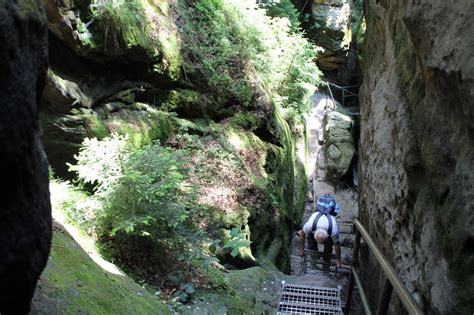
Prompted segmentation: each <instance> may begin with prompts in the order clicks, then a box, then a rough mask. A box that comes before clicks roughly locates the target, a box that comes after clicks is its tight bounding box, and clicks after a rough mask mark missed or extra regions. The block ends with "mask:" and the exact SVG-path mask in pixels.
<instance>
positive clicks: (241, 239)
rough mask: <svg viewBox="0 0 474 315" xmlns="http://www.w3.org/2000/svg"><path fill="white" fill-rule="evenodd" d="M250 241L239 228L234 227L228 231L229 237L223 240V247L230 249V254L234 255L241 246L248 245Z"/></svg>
mask: <svg viewBox="0 0 474 315" xmlns="http://www.w3.org/2000/svg"><path fill="white" fill-rule="evenodd" d="M250 243H251V242H250V241H249V240H248V239H247V238H246V237H245V235H244V234H242V232H241V231H240V229H239V228H236V227H234V228H232V230H231V231H230V238H229V239H228V240H226V241H225V242H224V248H229V249H231V252H230V255H231V256H232V257H235V256H237V255H238V253H239V250H240V249H241V248H243V247H248V246H250Z"/></svg>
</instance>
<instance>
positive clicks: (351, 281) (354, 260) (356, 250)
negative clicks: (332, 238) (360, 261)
mask: <svg viewBox="0 0 474 315" xmlns="http://www.w3.org/2000/svg"><path fill="white" fill-rule="evenodd" d="M360 238H361V235H360V232H359V229H357V228H356V238H355V242H354V251H353V255H352V267H353V268H355V267H356V265H357V258H358V257H359V245H360ZM353 287H354V274H353V273H352V269H351V275H350V277H349V284H348V285H347V296H346V304H345V307H344V313H345V314H346V315H347V314H349V311H350V309H351V299H352V288H353Z"/></svg>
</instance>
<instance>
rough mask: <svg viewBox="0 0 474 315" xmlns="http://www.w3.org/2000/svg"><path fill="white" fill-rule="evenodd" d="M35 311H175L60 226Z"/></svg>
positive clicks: (68, 312)
mask: <svg viewBox="0 0 474 315" xmlns="http://www.w3.org/2000/svg"><path fill="white" fill-rule="evenodd" d="M33 311H34V312H35V311H36V312H38V313H40V314H60V313H62V314H79V313H81V314H131V313H135V314H171V312H170V311H169V309H168V308H167V307H166V306H165V305H164V304H163V303H162V302H161V301H160V300H159V299H158V298H157V297H155V296H154V295H153V294H151V293H150V292H148V291H147V290H146V289H144V288H142V287H140V286H138V285H137V284H136V283H135V282H133V281H132V280H131V279H130V278H128V277H127V276H124V275H117V274H114V273H111V272H108V271H106V270H104V269H102V267H101V266H99V265H98V264H96V263H95V262H94V261H93V260H92V259H91V258H90V257H89V256H88V255H87V253H86V252H85V251H84V250H83V249H82V248H81V246H80V245H79V244H78V243H76V242H75V241H74V240H73V239H72V238H71V236H70V235H69V234H68V233H67V232H66V231H65V230H63V228H62V227H60V226H56V227H55V233H54V237H53V244H52V250H51V254H50V257H49V260H48V265H47V266H46V269H45V270H44V272H43V275H42V276H41V279H40V282H39V285H38V289H37V290H36V295H35V297H34V299H33Z"/></svg>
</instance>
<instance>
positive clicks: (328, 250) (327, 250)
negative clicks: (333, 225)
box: [324, 237, 333, 266]
mask: <svg viewBox="0 0 474 315" xmlns="http://www.w3.org/2000/svg"><path fill="white" fill-rule="evenodd" d="M332 245H333V242H332V238H331V237H328V238H327V239H326V242H324V261H325V263H326V264H327V266H329V265H330V263H331V254H332Z"/></svg>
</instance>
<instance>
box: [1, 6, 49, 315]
mask: <svg viewBox="0 0 474 315" xmlns="http://www.w3.org/2000/svg"><path fill="white" fill-rule="evenodd" d="M46 37H47V33H46V18H45V16H44V11H43V9H42V7H41V3H40V1H0V42H1V43H2V44H1V45H0V74H1V75H0V148H1V149H0V156H1V158H0V161H1V163H0V174H2V177H1V179H0V198H1V200H2V206H1V207H0V244H1V245H0V313H2V314H28V313H29V310H30V300H31V298H32V296H33V293H34V290H35V287H36V283H37V281H38V277H39V276H40V274H41V272H42V271H43V268H44V267H45V265H46V261H47V259H48V254H49V249H50V244H51V205H50V202H49V189H48V166H47V161H46V156H45V153H44V151H43V146H42V144H41V141H40V137H41V131H40V125H39V122H38V111H39V110H38V109H39V99H40V96H41V92H42V90H43V87H44V82H45V76H46V69H47V60H48V57H47V40H46Z"/></svg>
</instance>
